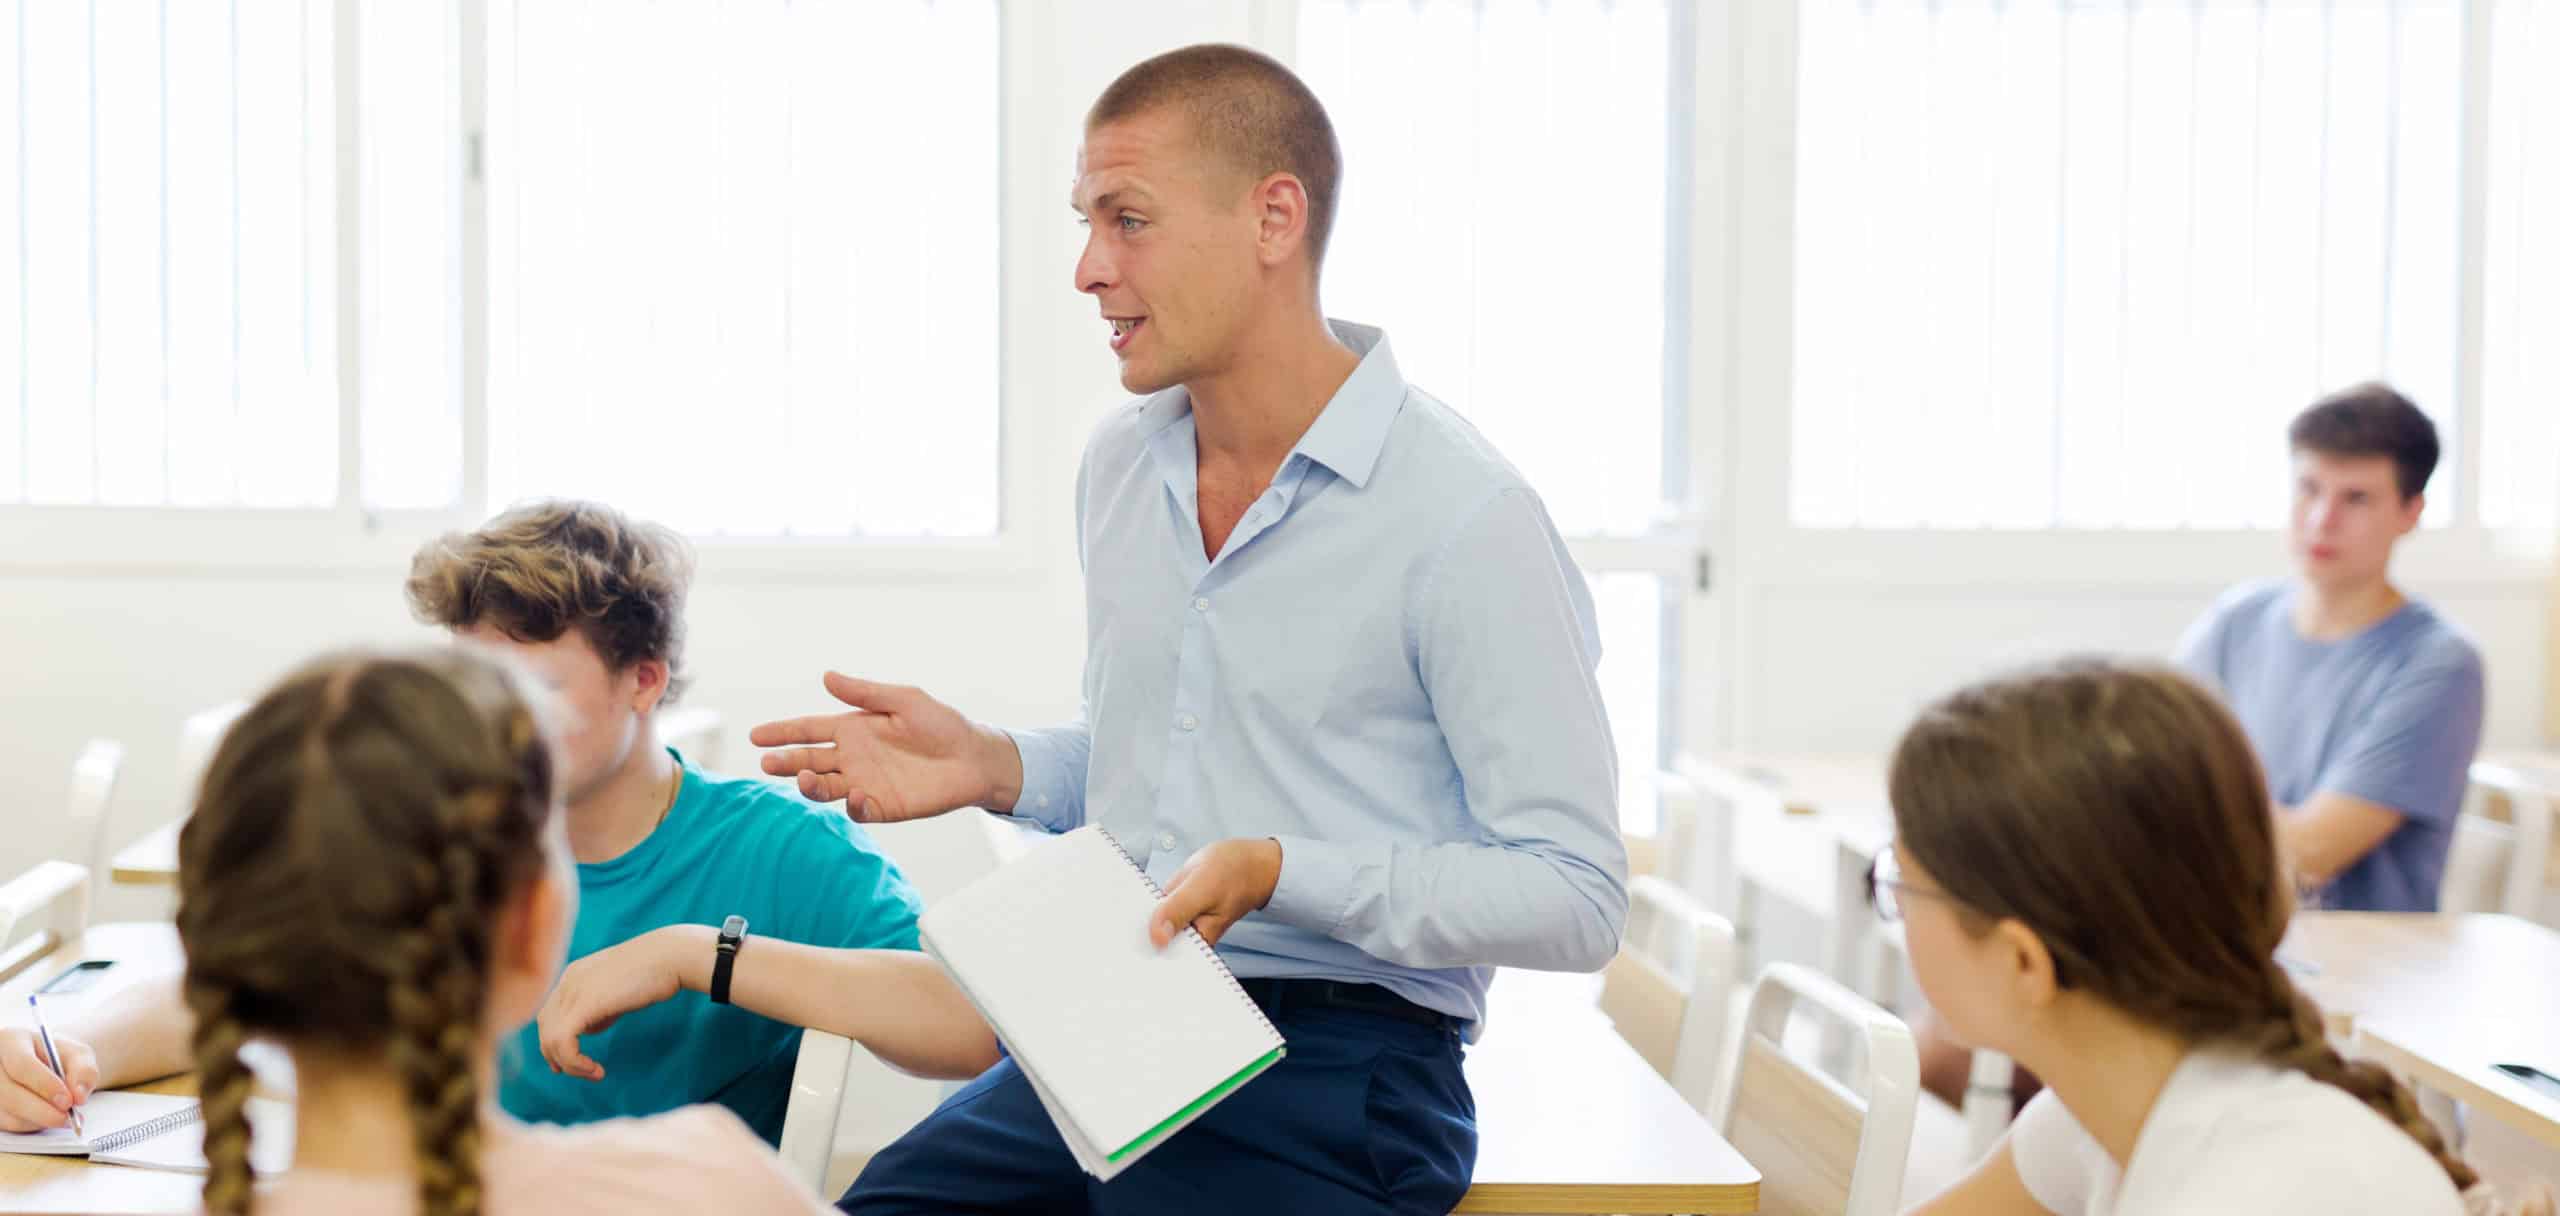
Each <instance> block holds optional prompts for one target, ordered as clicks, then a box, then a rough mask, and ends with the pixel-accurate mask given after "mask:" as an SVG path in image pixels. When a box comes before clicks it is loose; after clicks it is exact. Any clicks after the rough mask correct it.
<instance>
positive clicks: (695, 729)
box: [658, 705, 720, 769]
mask: <svg viewBox="0 0 2560 1216" xmlns="http://www.w3.org/2000/svg"><path fill="white" fill-rule="evenodd" d="M658 742H660V743H663V744H666V745H667V746H669V747H672V748H674V749H676V750H677V751H678V752H681V753H683V754H684V758H685V759H687V760H690V761H692V762H693V763H694V764H695V765H696V766H697V767H700V768H710V769H716V768H718V767H720V711H719V710H716V709H705V708H703V707H702V706H699V705H679V706H676V707H675V708H673V709H670V710H667V711H666V712H664V713H661V714H659V715H658Z"/></svg>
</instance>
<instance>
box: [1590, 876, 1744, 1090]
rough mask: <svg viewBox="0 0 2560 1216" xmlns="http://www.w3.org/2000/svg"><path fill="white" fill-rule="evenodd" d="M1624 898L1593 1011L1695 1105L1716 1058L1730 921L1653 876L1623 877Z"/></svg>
mask: <svg viewBox="0 0 2560 1216" xmlns="http://www.w3.org/2000/svg"><path fill="white" fill-rule="evenodd" d="M1627 904H1628V906H1627V932H1626V937H1625V942H1624V944H1623V945H1622V946H1621V947H1620V948H1619V950H1618V956H1617V957H1616V958H1614V959H1612V960H1610V962H1609V966H1608V968H1607V970H1605V971H1604V972H1603V973H1602V976H1601V984H1600V1011H1601V1012H1602V1013H1604V1014H1606V1015H1608V1018H1609V1020H1610V1021H1611V1022H1613V1023H1615V1024H1616V1025H1617V1028H1618V1035H1619V1037H1621V1038H1624V1039H1625V1040H1626V1041H1627V1043H1628V1045H1629V1046H1631V1047H1634V1048H1635V1049H1636V1054H1638V1055H1640V1056H1643V1057H1644V1059H1645V1062H1646V1063H1648V1064H1651V1065H1653V1068H1654V1071H1655V1072H1658V1073H1661V1074H1662V1076H1663V1079H1665V1080H1667V1081H1669V1082H1671V1085H1672V1088H1674V1089H1677V1090H1679V1091H1680V1094H1681V1096H1682V1097H1684V1098H1687V1099H1688V1100H1689V1104H1690V1105H1692V1106H1695V1107H1697V1108H1698V1109H1699V1110H1701V1111H1703V1110H1705V1109H1706V1108H1707V1103H1708V1102H1709V1101H1710V1100H1712V1098H1713V1097H1714V1094H1715V1083H1716V1075H1717V1072H1718V1069H1719V1066H1720V1065H1721V1064H1722V1062H1723V1058H1724V1056H1723V1053H1724V1032H1725V994H1726V993H1727V992H1728V991H1730V990H1731V989H1732V987H1733V984H1734V978H1735V977H1734V942H1733V923H1732V922H1731V921H1728V920H1726V919H1724V918H1723V917H1721V916H1718V915H1716V914H1715V913H1713V912H1710V911H1708V910H1707V908H1706V905H1705V904H1703V903H1701V902H1699V900H1698V898H1697V897H1696V896H1694V895H1691V894H1689V893H1688V892H1686V891H1683V890H1681V889H1680V888H1678V887H1676V886H1673V885H1672V884H1671V883H1670V882H1669V881H1668V880H1666V879H1664V878H1662V877H1660V876H1657V875H1646V876H1644V877H1640V878H1637V879H1635V880H1634V881H1633V882H1631V883H1629V884H1628V887H1627Z"/></svg>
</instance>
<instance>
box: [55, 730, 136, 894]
mask: <svg viewBox="0 0 2560 1216" xmlns="http://www.w3.org/2000/svg"><path fill="white" fill-rule="evenodd" d="M123 768H124V746H123V745H122V744H120V743H117V742H115V741H114V740H112V739H91V740H90V741H89V743H88V746H86V747H83V748H81V749H80V758H79V759H77V760H74V761H72V762H71V810H70V814H69V815H68V816H67V818H68V819H69V820H70V823H69V831H68V832H66V833H65V844H66V845H67V847H66V849H65V852H66V853H68V854H69V860H71V861H72V862H74V863H76V864H78V865H82V866H86V867H88V871H89V873H91V874H104V873H106V872H107V869H108V863H109V861H110V858H109V856H108V848H107V808H108V806H109V804H111V803H112V802H114V800H115V793H116V774H117V773H118V772H120V771H122V769H123ZM97 907H98V884H96V883H94V882H90V883H83V884H81V897H80V922H79V926H80V928H81V929H83V930H86V929H87V928H88V927H89V922H90V921H91V920H92V919H94V917H95V915H96V913H97Z"/></svg>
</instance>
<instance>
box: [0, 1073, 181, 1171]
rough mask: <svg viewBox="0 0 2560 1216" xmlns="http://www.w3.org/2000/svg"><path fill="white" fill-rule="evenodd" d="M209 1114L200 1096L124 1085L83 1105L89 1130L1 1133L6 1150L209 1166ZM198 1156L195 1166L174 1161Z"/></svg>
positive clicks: (112, 1161) (82, 1118)
mask: <svg viewBox="0 0 2560 1216" xmlns="http://www.w3.org/2000/svg"><path fill="white" fill-rule="evenodd" d="M203 1121H204V1113H203V1112H202V1111H201V1110H199V1109H197V1107H196V1102H195V1099H193V1098H180V1097H175V1096H172V1095H168V1094H138V1093H131V1092H128V1091H125V1090H120V1089H110V1090H104V1091H101V1092H99V1093H94V1094H91V1095H89V1100H88V1101H87V1102H84V1103H82V1104H81V1105H80V1124H81V1127H82V1129H83V1130H85V1131H86V1132H87V1133H88V1134H87V1135H86V1136H81V1135H77V1134H74V1133H73V1132H72V1130H71V1129H70V1128H67V1127H57V1128H52V1129H50V1130H47V1131H41V1132H24V1133H17V1134H9V1133H0V1153H43V1154H48V1155H57V1156H72V1157H77V1156H82V1155H86V1156H87V1157H88V1158H89V1160H91V1161H102V1162H106V1163H108V1164H111V1165H143V1166H148V1167H151V1168H154V1169H186V1168H194V1169H199V1170H201V1169H203V1168H204V1148H203V1146H204V1131H203V1129H202V1127H201V1126H200V1124H202V1122H203ZM188 1159H192V1160H193V1162H194V1165H193V1166H192V1167H189V1166H187V1165H185V1164H172V1162H173V1161H175V1162H184V1161H186V1160H188Z"/></svg>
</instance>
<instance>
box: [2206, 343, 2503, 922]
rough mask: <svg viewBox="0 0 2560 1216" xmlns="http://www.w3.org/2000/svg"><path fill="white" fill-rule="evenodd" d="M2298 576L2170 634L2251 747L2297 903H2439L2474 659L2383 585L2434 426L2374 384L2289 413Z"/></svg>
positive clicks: (2422, 474)
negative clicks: (2270, 798) (2301, 896)
mask: <svg viewBox="0 0 2560 1216" xmlns="http://www.w3.org/2000/svg"><path fill="white" fill-rule="evenodd" d="M2291 438H2292V442H2293V469H2294V496H2293V515H2292V523H2291V527H2290V529H2289V539H2290V541H2291V543H2292V548H2293V559H2294V573H2295V577H2293V578H2292V579H2289V580H2284V581H2275V582H2263V583H2254V584H2249V585H2245V586H2242V587H2238V588H2235V589H2233V590H2232V591H2230V592H2228V593H2226V594H2225V595H2224V596H2223V597H2222V598H2221V599H2220V600H2219V601H2218V602H2216V603H2215V604H2214V606H2213V608H2212V609H2211V610H2210V611H2208V612H2207V613H2206V614H2205V615H2204V617H2203V619H2201V620H2199V621H2197V622H2196V624H2195V627H2194V628H2192V629H2191V630H2189V631H2188V633H2187V636H2186V639H2185V640H2184V641H2183V642H2181V643H2180V644H2179V647H2178V662H2179V665H2180V666H2183V667H2185V668H2186V669H2187V670H2188V671H2190V672H2191V673H2193V674H2194V675H2196V676H2197V677H2199V678H2201V679H2203V680H2205V681H2207V682H2208V683H2211V684H2212V685H2214V686H2215V687H2217V688H2220V689H2221V690H2222V693H2223V696H2224V698H2225V699H2226V700H2228V701H2229V702H2230V704H2231V708H2232V710H2233V712H2234V713H2236V714H2237V715H2238V716H2239V718H2240V723H2241V725H2242V726H2243V727H2245V728H2246V729H2247V730H2248V732H2249V739H2250V742H2252V743H2254V744H2256V745H2257V750H2258V757H2259V761H2260V762H2261V763H2262V764H2264V765H2265V766H2266V769H2267V783H2268V785H2269V787H2270V789H2271V791H2272V792H2273V794H2274V796H2275V800H2276V802H2277V803H2278V809H2277V812H2276V815H2277V820H2276V830H2277V836H2278V840H2279V842H2280V843H2281V844H2282V845H2283V847H2284V854H2285V857H2286V860H2287V861H2288V862H2290V863H2291V865H2292V866H2293V870H2294V876H2295V882H2296V884H2297V885H2298V886H2299V887H2300V888H2301V889H2302V890H2303V891H2304V893H2305V902H2306V903H2308V904H2316V905H2318V906H2322V907H2330V908H2347V909H2353V910H2357V911H2367V912H2433V911H2435V908H2436V895H2437V885H2438V883H2439V881H2440V880H2441V879H2442V878H2443V875H2444V862H2445V853H2446V850H2447V849H2448V848H2449V847H2450V846H2451V845H2452V842H2453V821H2454V818H2455V816H2457V815H2459V814H2460V813H2461V811H2462V795H2463V790H2464V787H2465V786H2466V785H2467V783H2468V781H2469V772H2470V768H2471V757H2472V754H2473V753H2474V752H2475V751H2477V750H2478V748H2479V746H2480V730H2481V719H2482V717H2483V714H2484V713H2485V710H2486V700H2487V693H2486V679H2485V677H2484V676H2483V673H2482V669H2481V663H2480V652H2479V650H2478V649H2477V648H2475V647H2474V646H2473V645H2472V644H2471V641H2470V639H2469V638H2467V637H2465V636H2464V635H2463V633H2462V631H2461V630H2459V629H2457V628H2455V627H2454V625H2453V624H2452V622H2450V621H2447V620H2445V619H2444V618H2443V617H2441V616H2438V615H2437V614H2436V612H2435V610H2434V609H2432V608H2430V607H2428V606H2427V605H2426V604H2424V603H2421V602H2418V601H2416V600H2412V599H2410V598H2408V597H2407V596H2406V595H2404V594H2402V593H2401V591H2400V589H2399V588H2397V587H2394V586H2393V585H2392V584H2391V580H2390V564H2391V550H2392V547H2393V546H2394V545H2396V544H2397V543H2398V542H2399V540H2400V538H2401V537H2403V536H2406V535H2408V534H2409V533H2410V532H2411V531H2413V530H2415V529H2416V528H2417V526H2418V521H2419V517H2420V516H2421V515H2422V514H2423V513H2424V512H2425V510H2426V494H2425V491H2426V486H2427V478H2428V477H2429V476H2430V475H2432V474H2433V473H2434V471H2435V466H2436V458H2437V443H2436V430H2435V425H2434V424H2433V423H2431V422H2429V421H2428V420H2427V416H2426V415H2425V414H2423V413H2421V412H2419V410H2418V407H2417V406H2415V405H2412V404H2410V402H2409V400H2408V399H2407V398H2405V397H2402V396H2401V395H2400V394H2398V393H2396V392H2393V391H2392V390H2391V389H2389V388H2387V387H2385V386H2383V385H2380V384H2366V385H2359V386H2357V387H2355V388H2351V389H2348V390H2346V391H2344V392H2341V393H2338V394H2336V395H2334V396H2331V397H2329V398H2327V399H2325V400H2322V401H2321V402H2319V403H2318V404H2316V405H2313V406H2312V407H2311V408H2310V409H2307V410H2305V411H2303V412H2302V414H2301V415H2300V416H2298V417H2296V418H2295V419H2294V421H2293V426H2292V430H2291Z"/></svg>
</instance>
